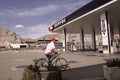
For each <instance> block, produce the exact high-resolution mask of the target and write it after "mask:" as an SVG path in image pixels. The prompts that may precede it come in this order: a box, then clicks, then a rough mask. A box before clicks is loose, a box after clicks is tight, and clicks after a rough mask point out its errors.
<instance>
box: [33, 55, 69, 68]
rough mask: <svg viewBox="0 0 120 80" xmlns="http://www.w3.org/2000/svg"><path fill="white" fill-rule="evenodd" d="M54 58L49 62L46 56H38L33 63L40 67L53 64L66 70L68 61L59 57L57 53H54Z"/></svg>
mask: <svg viewBox="0 0 120 80" xmlns="http://www.w3.org/2000/svg"><path fill="white" fill-rule="evenodd" d="M55 55H56V58H55V59H53V60H52V63H50V62H49V61H48V59H47V57H46V58H40V59H37V60H36V61H34V62H35V65H37V66H39V68H41V67H46V66H55V67H58V68H59V69H60V70H66V69H67V68H68V62H67V60H66V59H65V58H63V57H60V56H59V54H55Z"/></svg>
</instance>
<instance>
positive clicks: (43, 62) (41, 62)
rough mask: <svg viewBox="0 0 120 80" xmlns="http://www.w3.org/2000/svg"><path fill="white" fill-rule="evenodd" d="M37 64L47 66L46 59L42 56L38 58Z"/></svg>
mask: <svg viewBox="0 0 120 80" xmlns="http://www.w3.org/2000/svg"><path fill="white" fill-rule="evenodd" d="M37 66H39V67H46V66H48V61H47V60H46V59H44V58H41V59H39V60H38V62H37Z"/></svg>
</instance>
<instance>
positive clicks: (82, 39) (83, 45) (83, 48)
mask: <svg viewBox="0 0 120 80" xmlns="http://www.w3.org/2000/svg"><path fill="white" fill-rule="evenodd" d="M80 37H81V45H82V50H83V51H84V50H85V43H84V30H83V29H81V36H80Z"/></svg>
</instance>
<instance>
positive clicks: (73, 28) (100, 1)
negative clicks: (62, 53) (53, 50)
mask: <svg viewBox="0 0 120 80" xmlns="http://www.w3.org/2000/svg"><path fill="white" fill-rule="evenodd" d="M49 30H50V31H52V32H57V33H63V36H64V41H63V43H64V44H63V46H64V47H65V50H67V41H66V40H67V37H66V36H67V34H69V33H73V34H80V36H79V38H80V43H81V45H82V46H81V47H82V50H83V51H84V50H85V35H86V34H90V35H91V40H92V46H93V48H94V50H95V51H96V50H97V47H96V43H97V39H96V36H98V35H101V42H102V46H103V53H106V54H110V53H115V52H118V51H119V47H120V45H119V44H120V0H92V1H91V2H89V3H88V4H86V5H85V6H83V7H81V8H79V9H78V10H76V11H75V12H73V13H71V14H70V15H68V16H66V17H65V18H63V19H61V20H60V21H58V22H56V23H55V24H53V25H51V26H50V27H49Z"/></svg>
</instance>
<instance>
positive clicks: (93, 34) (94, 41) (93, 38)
mask: <svg viewBox="0 0 120 80" xmlns="http://www.w3.org/2000/svg"><path fill="white" fill-rule="evenodd" d="M92 43H93V46H94V50H95V51H96V50H97V49H96V35H95V28H93V29H92Z"/></svg>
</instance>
